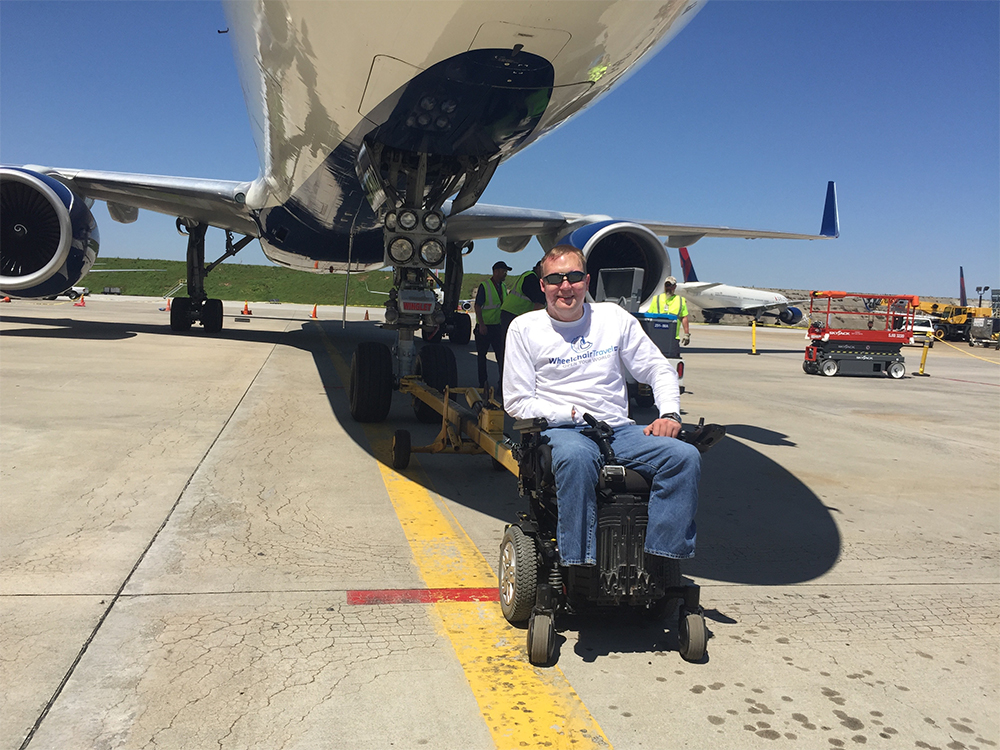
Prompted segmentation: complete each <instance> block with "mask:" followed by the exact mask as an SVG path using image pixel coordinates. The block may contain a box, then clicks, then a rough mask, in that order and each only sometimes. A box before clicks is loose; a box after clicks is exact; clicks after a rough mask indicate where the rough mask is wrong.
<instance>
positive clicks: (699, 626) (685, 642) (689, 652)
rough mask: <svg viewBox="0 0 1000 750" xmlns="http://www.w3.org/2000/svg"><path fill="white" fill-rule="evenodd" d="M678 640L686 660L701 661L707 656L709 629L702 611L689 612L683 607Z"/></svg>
mask: <svg viewBox="0 0 1000 750" xmlns="http://www.w3.org/2000/svg"><path fill="white" fill-rule="evenodd" d="M677 641H678V645H679V646H680V652H681V657H682V658H683V659H684V661H701V660H702V659H703V658H704V657H705V651H706V647H707V644H708V630H707V628H706V627H705V616H704V615H703V614H702V613H701V612H688V611H687V610H686V609H684V608H681V611H680V620H679V622H678V629H677Z"/></svg>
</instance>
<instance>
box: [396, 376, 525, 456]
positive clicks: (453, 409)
mask: <svg viewBox="0 0 1000 750" xmlns="http://www.w3.org/2000/svg"><path fill="white" fill-rule="evenodd" d="M399 392H400V393H408V394H410V395H411V396H413V398H416V399H419V400H420V401H422V402H424V403H425V404H427V405H428V406H429V407H431V408H432V409H434V411H436V412H437V413H438V414H440V415H441V431H440V432H438V435H437V438H435V440H434V442H433V443H431V444H430V445H422V446H413V445H411V443H410V432H409V430H396V432H395V433H394V434H393V436H392V468H394V469H397V470H400V471H402V470H403V469H405V468H406V467H407V466H409V464H410V454H411V453H464V454H472V455H475V454H478V453H484V454H486V455H487V456H490V457H491V458H492V459H493V468H495V469H497V470H501V469H507V470H508V471H509V472H511V473H512V474H514V476H517V474H518V472H519V468H518V464H517V461H516V460H515V459H514V456H513V454H512V453H511V447H512V446H513V443H512V442H511V441H510V439H509V438H508V437H507V436H506V435H504V433H503V420H504V410H503V407H502V406H501V405H500V404H499V403H497V402H496V401H494V400H493V398H492V396H490V395H486V398H485V400H484V394H483V392H482V391H481V390H480V389H479V388H458V387H456V388H452V387H449V386H445V389H444V393H442V392H441V391H439V390H437V389H435V388H431V387H430V386H429V385H427V384H426V383H424V382H423V381H422V380H421V379H420V377H419V376H417V375H408V376H406V377H403V378H401V379H400V381H399ZM453 397H458V398H459V399H462V400H464V401H465V404H463V403H461V401H460V400H456V399H455V398H453Z"/></svg>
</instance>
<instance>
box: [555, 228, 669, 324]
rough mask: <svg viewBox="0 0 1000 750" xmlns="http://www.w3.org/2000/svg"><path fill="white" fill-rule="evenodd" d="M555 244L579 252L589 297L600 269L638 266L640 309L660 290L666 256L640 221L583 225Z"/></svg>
mask: <svg viewBox="0 0 1000 750" xmlns="http://www.w3.org/2000/svg"><path fill="white" fill-rule="evenodd" d="M556 244H559V245H572V246H573V247H576V248H579V249H580V250H582V251H583V255H584V257H585V258H586V259H587V272H588V273H589V274H590V298H591V299H593V298H594V297H596V296H597V274H598V272H599V271H601V269H604V268H641V269H642V270H643V271H644V274H643V277H642V293H641V296H642V301H641V303H640V306H641V309H645V306H646V305H648V304H649V302H650V300H651V299H652V298H653V297H655V296H656V295H657V294H659V293H660V292H662V291H663V280H664V279H665V278H667V276H669V275H670V258H669V257H668V256H667V251H666V248H664V246H663V243H661V242H660V239H659V238H658V237H657V236H656V235H655V234H653V233H652V232H651V231H650V230H649V229H646V227H644V226H642V225H641V224H633V223H632V222H629V221H618V220H616V219H608V220H606V221H596V222H593V223H590V224H586V225H584V226H582V227H579V228H578V229H574V230H573V231H572V232H570V233H569V234H567V235H565V236H564V237H562V238H561V239H560V240H559V242H558V243H556Z"/></svg>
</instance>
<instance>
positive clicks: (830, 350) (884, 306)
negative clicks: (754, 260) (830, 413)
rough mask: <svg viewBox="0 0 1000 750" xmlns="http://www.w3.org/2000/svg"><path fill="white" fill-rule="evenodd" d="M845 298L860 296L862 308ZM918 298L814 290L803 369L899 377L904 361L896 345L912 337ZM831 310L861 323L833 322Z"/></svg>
mask: <svg viewBox="0 0 1000 750" xmlns="http://www.w3.org/2000/svg"><path fill="white" fill-rule="evenodd" d="M847 300H861V301H862V302H863V303H864V308H865V309H864V310H858V309H849V308H850V306H849V305H848V304H847ZM919 304H920V298H919V297H916V296H914V295H910V294H894V295H887V294H854V293H851V292H812V294H811V295H810V300H809V320H810V321H811V323H810V325H809V332H808V333H807V334H806V337H807V338H808V339H809V345H808V346H807V347H806V355H805V361H803V363H802V369H803V370H804V371H805V372H807V373H808V374H810V375H827V376H832V375H837V374H841V375H868V376H886V375H888V376H889V377H890V378H895V379H899V378H901V377H903V375H904V374H905V373H906V366H905V365H904V358H903V355H902V354H900V351H901V349H902V346H903V344H910V343H913V315H914V312H915V311H916V309H917V306H918V305H919ZM855 307H856V306H855ZM834 316H837V317H840V318H841V319H846V320H848V321H856V322H857V323H858V324H860V325H859V327H857V328H854V327H850V328H836V327H834V326H833V325H832V323H833V322H834V321H833V320H832V319H833V318H834Z"/></svg>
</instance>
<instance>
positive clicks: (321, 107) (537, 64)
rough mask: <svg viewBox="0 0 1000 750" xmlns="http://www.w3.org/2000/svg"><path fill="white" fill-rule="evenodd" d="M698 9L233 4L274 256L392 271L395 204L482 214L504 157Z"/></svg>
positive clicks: (264, 219) (259, 200)
mask: <svg viewBox="0 0 1000 750" xmlns="http://www.w3.org/2000/svg"><path fill="white" fill-rule="evenodd" d="M567 5H572V6H573V9H572V12H569V9H568V8H567V7H566V6H567ZM699 5H700V2H691V1H690V0H670V1H667V2H662V3H613V2H593V1H588V2H572V3H562V4H560V12H559V13H558V14H555V13H553V12H552V11H551V9H549V10H546V6H545V4H539V3H530V2H524V3H522V2H507V1H506V0H505V1H504V2H486V1H479V2H459V1H456V2H435V3H413V4H408V5H406V6H400V5H397V4H392V5H386V4H382V3H353V2H352V3H340V2H337V3H326V2H322V3H321V2H300V1H298V0H280V1H277V2H269V3H245V2H235V1H234V2H228V3H227V4H226V13H227V16H228V18H229V20H230V30H231V31H230V33H231V34H232V35H233V42H234V46H235V47H236V51H237V55H236V57H237V61H238V62H239V64H240V70H239V72H240V78H241V81H242V84H243V89H244V94H245V96H246V99H247V105H248V109H249V111H250V117H251V123H252V127H253V135H254V140H255V142H256V144H257V148H258V152H259V156H260V161H261V165H262V174H261V176H260V177H259V178H258V179H257V180H256V181H255V182H254V183H253V185H252V186H251V188H250V190H249V191H248V193H247V207H248V208H249V209H251V210H255V211H256V212H257V219H258V224H259V225H260V233H261V236H260V240H261V245H262V246H263V248H264V252H265V254H266V255H267V256H268V257H269V258H270V259H271V260H273V261H275V262H277V263H279V264H282V265H286V266H292V267H296V268H302V269H305V270H320V271H344V270H361V269H370V268H375V267H379V266H382V265H384V263H383V252H384V247H383V235H382V231H381V216H380V213H378V212H377V209H379V207H380V206H382V205H390V206H391V205H393V204H395V205H397V206H398V205H420V204H424V205H428V206H433V207H440V205H441V203H442V202H443V201H444V200H445V199H446V198H448V197H450V196H452V195H455V194H456V193H457V196H456V197H455V203H456V206H455V209H457V210H461V209H463V208H466V207H468V206H469V205H472V204H473V203H475V201H476V199H477V198H478V196H479V194H481V192H482V190H483V189H484V188H485V187H486V183H487V182H488V181H489V177H490V176H491V175H492V173H493V170H495V169H496V166H497V165H498V164H499V163H500V162H501V161H503V160H504V159H506V158H508V157H509V156H511V155H513V154H514V153H515V152H517V151H518V150H520V149H521V148H524V147H525V146H527V145H528V144H530V143H531V142H533V141H534V140H536V139H537V138H539V137H541V136H542V135H544V134H545V133H547V132H549V131H550V130H552V129H553V128H554V127H556V126H557V125H559V124H560V123H561V122H562V121H564V120H565V119H566V118H567V117H569V116H570V115H572V114H573V113H575V112H577V111H579V110H581V109H583V108H584V107H586V106H588V105H589V104H591V103H592V102H593V101H595V100H596V99H597V98H599V97H600V96H601V95H602V94H603V93H605V92H606V91H607V90H608V89H609V88H610V86H611V85H612V84H614V83H615V82H617V81H618V80H620V79H621V78H622V77H623V76H624V75H626V73H627V71H628V70H629V69H630V68H631V67H632V64H633V63H635V62H636V61H637V60H638V59H639V58H640V57H642V56H644V55H645V54H646V53H648V52H650V51H652V50H654V49H655V48H656V47H658V46H660V45H662V44H664V43H665V42H666V41H667V40H668V39H669V38H671V37H672V36H673V35H674V34H676V33H677V32H678V31H679V30H680V29H681V28H682V27H683V26H684V24H685V23H686V22H687V20H688V19H689V18H690V17H692V16H693V15H694V13H693V11H696V10H697V9H698V7H699ZM387 10H390V11H391V12H392V13H393V14H395V17H394V18H393V17H386V11H387ZM359 29H365V31H366V32H370V31H371V30H372V29H382V30H384V33H382V34H374V35H373V34H371V33H358V30H359ZM311 30H322V31H323V33H324V34H325V35H326V36H325V38H322V39H316V38H312V37H311V36H310V31H311ZM421 160H422V161H421Z"/></svg>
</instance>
